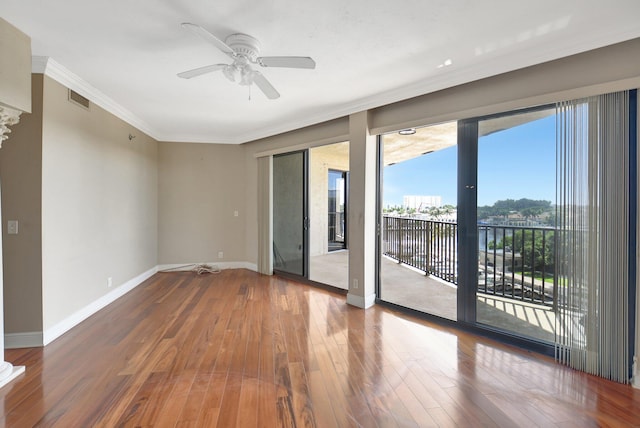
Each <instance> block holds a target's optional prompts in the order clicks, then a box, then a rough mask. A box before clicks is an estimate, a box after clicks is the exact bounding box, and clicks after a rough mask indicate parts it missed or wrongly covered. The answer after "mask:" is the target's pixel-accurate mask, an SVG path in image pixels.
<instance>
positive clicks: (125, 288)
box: [42, 266, 158, 346]
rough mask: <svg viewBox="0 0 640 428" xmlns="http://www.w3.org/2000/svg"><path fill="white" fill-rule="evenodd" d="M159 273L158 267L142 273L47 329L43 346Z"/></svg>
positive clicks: (43, 338)
mask: <svg viewBox="0 0 640 428" xmlns="http://www.w3.org/2000/svg"><path fill="white" fill-rule="evenodd" d="M157 271H158V267H157V266H156V267H153V268H151V269H149V270H148V271H146V272H144V273H141V274H140V275H138V276H136V277H135V278H132V279H130V280H129V281H127V282H125V283H124V284H122V285H121V286H120V287H118V288H116V289H115V290H113V291H111V292H110V293H108V294H105V295H104V296H102V297H101V298H99V299H98V300H96V301H94V302H92V303H90V304H88V305H87V306H85V307H84V308H82V309H80V310H79V311H77V312H75V313H74V314H72V315H71V316H69V317H67V318H65V319H64V320H62V321H60V322H59V323H57V324H56V325H54V326H53V327H51V328H48V329H46V330H45V331H44V334H43V337H42V344H43V345H45V346H46V345H48V344H49V343H51V342H53V341H54V340H56V339H57V338H58V337H60V336H62V335H63V334H64V333H66V332H67V331H69V330H70V329H71V328H73V327H75V326H76V325H78V324H80V323H81V322H82V321H84V320H85V319H87V318H89V317H90V316H91V315H93V314H95V313H96V312H98V311H99V310H100V309H102V308H104V307H105V306H107V305H108V304H110V303H113V302H114V301H115V300H117V299H118V298H120V297H122V296H124V295H125V294H127V293H128V292H129V291H131V290H133V289H134V288H136V287H137V286H138V285H140V284H141V283H142V282H144V281H145V280H147V279H148V278H150V277H151V276H152V275H154V274H155V273H156V272H157Z"/></svg>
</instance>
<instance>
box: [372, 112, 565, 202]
mask: <svg viewBox="0 0 640 428" xmlns="http://www.w3.org/2000/svg"><path fill="white" fill-rule="evenodd" d="M456 157H457V147H455V146H454V147H449V148H447V149H443V150H439V151H437V152H433V153H429V154H427V155H423V156H420V157H418V158H414V159H411V160H408V161H405V162H401V163H398V164H395V165H390V166H387V167H385V168H384V197H383V206H385V207H386V206H389V205H402V197H403V196H404V195H440V196H442V203H443V204H451V205H457V200H456V199H457V197H456V193H457V190H456V181H457V172H456V164H457V159H456ZM555 167H556V165H555V118H554V116H549V117H546V118H544V119H539V120H536V121H533V122H529V123H526V124H524V125H520V126H517V127H515V128H511V129H508V130H505V131H501V132H496V133H493V134H491V135H488V136H485V137H482V138H481V139H480V143H479V148H478V205H481V206H482V205H492V204H493V203H494V202H495V201H497V200H502V199H520V198H529V199H544V200H548V201H551V202H552V203H555Z"/></svg>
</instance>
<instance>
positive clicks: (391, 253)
mask: <svg viewBox="0 0 640 428" xmlns="http://www.w3.org/2000/svg"><path fill="white" fill-rule="evenodd" d="M554 232H555V229H553V228H549V227H522V226H498V225H482V224H481V225H478V247H479V248H478V289H477V290H478V292H479V293H482V294H487V295H494V296H501V297H504V298H509V299H514V300H519V301H524V302H529V303H535V304H542V305H546V306H554V305H555V302H556V300H557V299H556V296H557V293H556V291H557V287H556V284H557V283H558V279H557V276H556V275H555V274H554V265H555V233H554ZM457 235H458V225H457V224H456V223H453V222H444V221H433V220H421V219H416V218H404V217H391V216H383V224H382V242H383V254H384V255H386V256H387V257H390V258H392V259H394V260H397V261H398V262H400V263H403V264H406V265H408V266H412V267H414V268H416V269H418V270H421V271H423V272H425V274H427V275H433V276H436V277H438V278H441V279H443V280H445V281H448V282H450V283H452V284H456V285H457V283H458V255H457V254H458V252H457V238H458V236H457Z"/></svg>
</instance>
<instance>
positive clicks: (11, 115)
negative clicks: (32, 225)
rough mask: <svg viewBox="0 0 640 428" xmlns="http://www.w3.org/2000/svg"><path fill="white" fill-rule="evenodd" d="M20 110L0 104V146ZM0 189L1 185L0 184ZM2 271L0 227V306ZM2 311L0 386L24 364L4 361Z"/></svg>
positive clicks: (0, 305)
mask: <svg viewBox="0 0 640 428" xmlns="http://www.w3.org/2000/svg"><path fill="white" fill-rule="evenodd" d="M21 113H22V112H21V111H19V110H15V109H12V108H9V107H3V106H0V147H2V143H3V142H4V141H5V140H6V139H8V138H9V136H8V135H7V134H8V133H10V132H11V130H10V129H9V126H11V125H15V124H16V123H18V121H19V120H20V114H21ZM0 189H1V186H0ZM0 213H2V198H1V194H0ZM0 221H1V216H0ZM3 278H4V272H3V268H2V228H1V227H0V308H4V290H3V288H4V287H3V285H4V284H3ZM3 313H4V311H2V312H0V350H1V351H0V352H2V359H1V360H2V361H0V388H1V387H3V386H4V385H6V384H8V383H9V382H11V381H12V380H13V379H15V378H16V377H18V375H20V374H21V373H23V372H24V366H14V365H13V364H11V363H10V362H8V361H4V316H2V315H3Z"/></svg>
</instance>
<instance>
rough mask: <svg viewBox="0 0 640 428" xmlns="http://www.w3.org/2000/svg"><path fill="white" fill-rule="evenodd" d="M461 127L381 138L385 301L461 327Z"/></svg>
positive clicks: (382, 293) (382, 295)
mask: <svg viewBox="0 0 640 428" xmlns="http://www.w3.org/2000/svg"><path fill="white" fill-rule="evenodd" d="M456 143H457V124H456V122H449V123H443V124H440V125H434V126H428V127H424V128H419V129H415V130H414V129H411V130H403V131H400V132H398V133H392V134H386V135H383V136H381V142H380V149H381V152H382V162H381V163H382V173H381V177H380V181H381V185H380V188H381V200H382V204H381V205H382V206H381V210H382V213H381V216H380V232H381V248H380V251H381V255H380V263H379V289H378V298H379V299H381V300H384V301H386V302H389V303H393V304H396V305H400V306H404V307H407V308H410V309H415V310H418V311H421V312H425V313H429V314H432V315H437V316H439V317H442V318H447V319H450V320H456V319H457V283H458V269H457V264H458V262H457V255H458V251H457V224H456V218H457V208H456V205H457V194H456V191H457V168H456V164H457V145H456Z"/></svg>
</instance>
